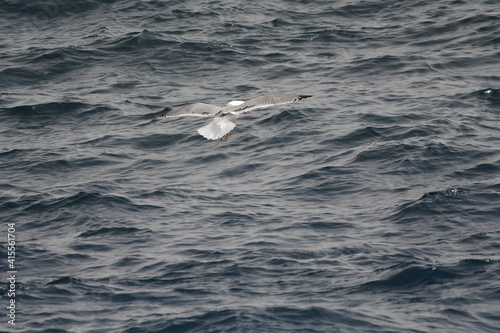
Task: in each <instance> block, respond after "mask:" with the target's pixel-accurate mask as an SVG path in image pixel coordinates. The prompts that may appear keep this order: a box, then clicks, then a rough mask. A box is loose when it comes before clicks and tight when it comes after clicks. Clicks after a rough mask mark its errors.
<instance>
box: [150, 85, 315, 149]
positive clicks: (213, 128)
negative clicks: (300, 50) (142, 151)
mask: <svg viewBox="0 0 500 333" xmlns="http://www.w3.org/2000/svg"><path fill="white" fill-rule="evenodd" d="M309 97H311V96H309V95H288V94H286V95H285V94H280V95H267V96H262V97H258V98H254V99H251V100H249V101H246V102H244V101H232V102H229V103H228V104H227V105H226V106H225V107H219V106H216V105H211V104H205V103H195V104H190V105H186V106H184V107H182V108H180V109H177V110H173V111H169V112H167V113H164V114H161V115H159V116H158V117H186V116H195V117H214V120H212V122H210V123H209V124H207V125H205V126H203V127H201V128H199V129H198V133H200V134H201V135H202V136H203V137H205V138H207V139H210V140H217V139H220V140H223V139H225V140H227V139H228V137H229V132H230V131H231V130H232V129H233V128H234V127H235V126H236V124H235V123H234V121H235V120H236V119H237V118H238V117H239V115H240V114H242V113H245V114H246V113H247V112H248V111H251V110H255V109H261V108H266V107H269V106H273V105H279V104H287V103H293V102H296V101H300V100H301V99H305V98H309Z"/></svg>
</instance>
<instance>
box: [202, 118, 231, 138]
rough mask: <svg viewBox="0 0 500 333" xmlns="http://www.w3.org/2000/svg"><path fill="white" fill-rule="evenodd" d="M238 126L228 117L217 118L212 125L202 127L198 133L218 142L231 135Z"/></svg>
mask: <svg viewBox="0 0 500 333" xmlns="http://www.w3.org/2000/svg"><path fill="white" fill-rule="evenodd" d="M235 127H236V124H235V123H233V122H232V121H231V120H229V119H227V118H226V117H216V118H215V119H214V120H212V122H211V123H209V124H207V125H205V126H203V127H200V128H199V129H198V133H200V134H201V135H202V136H204V137H205V138H207V139H210V140H217V139H220V138H222V137H223V136H224V135H226V134H227V133H229V132H230V131H231V130H232V129H233V128H235Z"/></svg>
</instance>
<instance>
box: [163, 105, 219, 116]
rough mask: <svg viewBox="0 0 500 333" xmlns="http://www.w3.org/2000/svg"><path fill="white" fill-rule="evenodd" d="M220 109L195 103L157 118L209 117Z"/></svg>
mask: <svg viewBox="0 0 500 333" xmlns="http://www.w3.org/2000/svg"><path fill="white" fill-rule="evenodd" d="M221 109H222V108H221V107H219V106H216V105H212V104H205V103H195V104H190V105H186V106H183V107H182V108H180V109H176V110H172V111H169V112H166V113H163V114H160V115H159V116H158V117H189V116H192V117H210V116H213V115H215V114H216V113H217V112H219V111H220V110H221Z"/></svg>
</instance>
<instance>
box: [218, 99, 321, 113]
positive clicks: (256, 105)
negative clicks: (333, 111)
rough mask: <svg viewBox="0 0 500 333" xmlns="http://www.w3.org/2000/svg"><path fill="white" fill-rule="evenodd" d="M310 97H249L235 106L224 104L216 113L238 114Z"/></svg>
mask: <svg viewBox="0 0 500 333" xmlns="http://www.w3.org/2000/svg"><path fill="white" fill-rule="evenodd" d="M309 97H312V96H310V95H289V94H285V95H267V96H262V97H257V98H254V99H251V100H249V101H247V102H245V103H242V104H240V105H237V106H229V105H228V106H225V107H223V108H222V109H221V110H220V111H219V112H218V114H217V115H220V114H227V113H233V114H239V113H243V112H248V111H251V110H255V109H262V108H267V107H270V106H273V105H279V104H287V103H293V102H297V101H300V100H301V99H306V98H309Z"/></svg>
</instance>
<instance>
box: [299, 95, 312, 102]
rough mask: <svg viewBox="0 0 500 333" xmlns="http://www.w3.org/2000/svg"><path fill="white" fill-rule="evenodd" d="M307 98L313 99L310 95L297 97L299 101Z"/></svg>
mask: <svg viewBox="0 0 500 333" xmlns="http://www.w3.org/2000/svg"><path fill="white" fill-rule="evenodd" d="M309 97H313V96H312V95H299V101H300V100H301V99H306V98H309Z"/></svg>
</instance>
